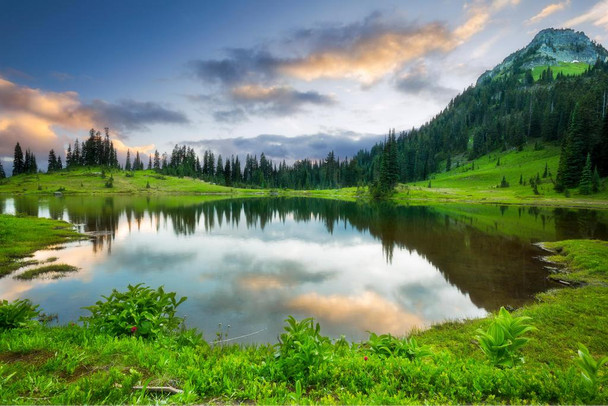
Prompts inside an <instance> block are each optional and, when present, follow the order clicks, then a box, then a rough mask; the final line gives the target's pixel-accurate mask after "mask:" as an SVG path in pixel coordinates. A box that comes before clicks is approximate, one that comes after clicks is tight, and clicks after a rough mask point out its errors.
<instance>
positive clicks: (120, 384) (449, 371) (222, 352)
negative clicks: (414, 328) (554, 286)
mask: <svg viewBox="0 0 608 406" xmlns="http://www.w3.org/2000/svg"><path fill="white" fill-rule="evenodd" d="M36 221H40V220H36ZM30 237H31V235H30ZM545 247H547V248H549V249H552V250H554V255H553V256H552V257H551V258H550V260H551V261H552V262H559V263H560V264H561V265H562V266H566V268H563V269H562V270H561V271H560V272H561V273H560V275H559V278H560V279H565V280H573V281H576V282H577V283H578V284H580V285H582V286H581V287H578V288H565V289H558V290H551V291H548V292H545V293H542V294H540V295H538V296H537V303H534V304H531V305H527V306H524V307H523V308H521V309H519V310H517V311H516V312H515V313H514V314H515V315H517V316H522V315H523V316H529V317H531V318H532V320H531V323H532V324H533V325H534V326H535V327H536V329H537V330H535V331H534V332H532V333H531V334H530V337H531V338H532V340H531V341H530V342H529V343H528V345H526V346H525V347H524V348H523V351H522V355H523V356H524V358H525V360H526V363H525V364H523V365H522V366H519V367H517V368H512V369H500V368H496V367H493V366H491V365H489V364H488V363H487V361H486V359H485V356H484V354H483V353H482V352H481V350H480V349H479V347H478V346H477V343H476V340H475V336H476V334H477V332H476V330H477V329H479V328H482V329H485V328H486V327H487V326H488V324H489V323H490V321H491V318H483V319H477V320H471V321H465V322H445V323H441V324H439V325H437V326H435V327H433V328H431V329H429V330H427V331H424V332H419V333H415V334H413V336H414V337H415V338H416V340H417V341H418V343H419V345H425V346H428V348H429V349H430V351H431V353H432V355H431V356H429V357H423V358H422V359H420V360H415V361H410V360H408V358H407V357H394V356H389V357H386V356H384V355H382V354H381V353H378V352H377V351H375V350H374V349H373V346H372V345H370V342H367V341H363V342H361V343H356V344H352V343H347V344H346V345H345V343H344V342H341V341H337V342H335V343H334V344H333V345H332V346H331V348H330V349H328V350H327V351H328V352H327V354H326V355H327V356H328V357H329V358H330V359H331V362H330V363H323V365H321V366H320V367H319V368H315V369H314V371H311V373H310V374H309V375H307V376H306V377H303V378H301V379H298V380H297V381H299V382H300V383H299V384H298V383H297V381H296V380H294V379H293V378H290V377H289V376H288V374H287V375H286V372H285V370H284V368H282V367H280V365H279V364H277V363H276V358H275V352H276V348H274V347H272V346H271V345H270V344H269V345H259V346H244V347H242V346H238V345H230V343H226V344H223V345H211V346H210V345H209V343H210V342H211V341H212V339H211V337H212V336H213V332H208V331H207V332H205V333H206V336H205V338H206V340H207V342H204V341H201V340H200V339H199V338H197V337H196V335H194V334H193V333H188V332H186V333H180V334H177V335H174V336H169V337H164V338H160V339H158V340H141V339H137V338H135V337H125V338H120V339H114V338H112V337H109V336H106V335H99V334H96V333H94V332H92V331H89V330H87V329H85V328H83V327H80V326H78V325H67V326H62V327H39V328H36V329H33V330H23V329H22V330H12V331H8V332H4V333H1V334H2V340H1V344H0V368H1V370H2V376H3V381H0V384H1V385H2V391H0V392H1V393H2V394H1V395H0V401H1V402H2V403H29V404H32V403H45V404H46V403H54V402H59V403H65V404H69V403H72V404H74V403H150V402H154V401H158V400H161V399H168V400H169V401H170V402H175V403H194V402H205V403H207V402H210V403H214V402H219V403H223V402H240V401H253V402H257V403H265V404H268V403H270V404H273V403H281V404H283V403H292V402H293V403H304V402H308V401H311V402H319V403H337V404H347V403H374V404H379V403H421V402H432V403H447V402H454V403H487V402H490V403H503V402H505V403H520V402H539V403H605V402H606V401H607V400H608V397H607V393H606V388H605V386H602V385H600V386H599V387H598V388H596V390H591V389H590V388H589V387H588V386H586V384H585V383H584V382H583V381H582V380H581V378H580V373H579V371H578V370H577V369H576V367H574V360H575V358H576V349H577V344H578V343H579V342H580V343H583V344H585V345H586V346H587V347H588V348H589V349H590V351H591V354H593V355H595V356H596V358H597V356H599V355H603V354H606V353H608V345H607V341H606V339H605V338H606V337H605V331H606V330H608V316H607V315H608V304H607V301H606V300H605V298H606V295H607V294H608V288H607V287H606V281H607V278H606V269H607V267H608V264H607V262H608V260H607V258H608V247H607V246H606V243H604V242H596V241H584V240H577V241H565V242H555V243H550V244H545ZM564 270H565V271H566V273H564ZM220 333H221V332H220ZM603 374H605V372H601V371H600V375H602V376H605V375H603ZM138 385H139V386H142V385H143V386H146V385H149V386H174V387H178V388H180V389H183V390H184V392H183V393H181V394H176V395H171V396H170V397H169V395H168V394H162V393H160V394H159V393H155V392H147V391H145V390H142V389H140V390H135V391H133V390H131V388H132V387H133V386H138ZM298 388H299V389H298ZM471 388H475V390H474V391H472V390H471Z"/></svg>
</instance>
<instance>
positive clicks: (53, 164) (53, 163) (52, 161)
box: [47, 149, 57, 172]
mask: <svg viewBox="0 0 608 406" xmlns="http://www.w3.org/2000/svg"><path fill="white" fill-rule="evenodd" d="M56 169H57V157H56V156H55V150H54V149H51V150H50V151H49V160H48V167H47V172H54V171H55V170H56Z"/></svg>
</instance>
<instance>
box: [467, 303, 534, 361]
mask: <svg viewBox="0 0 608 406" xmlns="http://www.w3.org/2000/svg"><path fill="white" fill-rule="evenodd" d="M528 320H530V317H527V316H521V317H513V316H511V314H510V313H509V312H508V311H507V310H506V309H505V308H504V307H501V308H500V311H499V312H498V315H497V316H496V317H495V318H494V320H493V321H492V324H490V327H488V329H487V330H486V331H483V330H482V329H478V330H477V333H478V334H479V335H477V336H475V338H476V339H477V341H478V342H479V347H480V348H481V350H482V351H483V352H484V354H486V355H487V357H488V358H489V360H490V362H491V363H492V364H494V366H497V367H501V368H506V367H507V368H510V367H513V366H516V365H518V364H520V363H523V361H524V360H523V357H520V356H519V353H518V351H519V349H520V348H521V347H523V346H524V345H525V344H526V343H527V342H528V341H529V340H530V339H529V338H527V337H523V335H524V334H525V333H527V332H529V331H532V330H534V329H535V327H534V326H531V325H529V324H527V323H526V322H527V321H528Z"/></svg>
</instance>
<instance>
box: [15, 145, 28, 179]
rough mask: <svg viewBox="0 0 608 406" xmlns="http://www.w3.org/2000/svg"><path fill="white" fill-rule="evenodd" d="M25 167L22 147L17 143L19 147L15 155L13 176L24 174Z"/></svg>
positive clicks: (16, 146) (16, 147)
mask: <svg viewBox="0 0 608 406" xmlns="http://www.w3.org/2000/svg"><path fill="white" fill-rule="evenodd" d="M24 166H25V161H24V159H23V151H22V150H21V145H19V143H17V145H15V153H14V155H13V176H15V175H19V174H22V173H23V169H24V168H23V167H24Z"/></svg>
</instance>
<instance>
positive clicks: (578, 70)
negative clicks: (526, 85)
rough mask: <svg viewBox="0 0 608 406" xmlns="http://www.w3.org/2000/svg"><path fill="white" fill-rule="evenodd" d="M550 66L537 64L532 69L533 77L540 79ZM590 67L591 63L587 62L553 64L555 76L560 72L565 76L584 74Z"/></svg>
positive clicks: (552, 68)
mask: <svg viewBox="0 0 608 406" xmlns="http://www.w3.org/2000/svg"><path fill="white" fill-rule="evenodd" d="M547 68H548V66H535V67H534V68H533V69H532V77H533V78H534V80H538V79H540V75H541V74H542V73H543V72H544V71H546V70H547ZM587 69H589V64H588V63H585V62H560V63H559V65H557V66H551V70H552V71H553V77H556V76H557V74H558V73H561V74H562V75H565V76H578V75H581V74H583V73H584V72H585V71H586V70H587Z"/></svg>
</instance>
